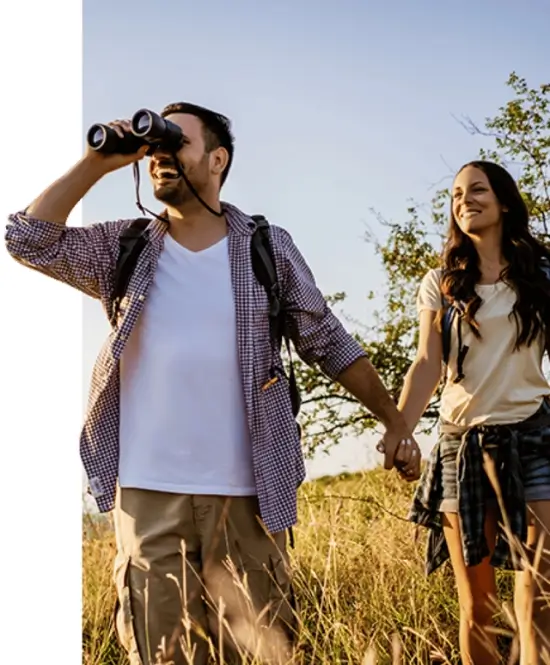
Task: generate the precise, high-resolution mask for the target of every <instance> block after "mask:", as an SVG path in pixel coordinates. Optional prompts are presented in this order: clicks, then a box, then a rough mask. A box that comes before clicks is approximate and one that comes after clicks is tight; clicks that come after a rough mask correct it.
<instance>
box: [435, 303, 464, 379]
mask: <svg viewBox="0 0 550 665" xmlns="http://www.w3.org/2000/svg"><path fill="white" fill-rule="evenodd" d="M441 304H442V307H443V315H442V317H441V346H442V355H443V363H444V365H445V374H444V378H445V380H447V375H448V373H449V358H450V356H451V339H452V332H453V324H454V322H455V320H456V334H457V342H458V353H457V358H456V366H457V375H456V377H455V380H454V383H460V382H461V381H462V379H463V378H464V359H465V358H466V354H467V353H468V349H469V348H470V347H468V346H465V345H464V344H463V342H462V311H461V305H460V303H458V304H456V305H455V304H454V303H452V302H449V301H448V300H447V298H445V296H444V295H443V293H441Z"/></svg>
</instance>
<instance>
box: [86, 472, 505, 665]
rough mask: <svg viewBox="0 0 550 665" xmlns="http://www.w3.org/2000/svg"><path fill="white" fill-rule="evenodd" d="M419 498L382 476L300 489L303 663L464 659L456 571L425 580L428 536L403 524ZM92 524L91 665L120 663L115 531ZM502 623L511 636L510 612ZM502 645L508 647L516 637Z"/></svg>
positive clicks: (297, 571) (297, 558)
mask: <svg viewBox="0 0 550 665" xmlns="http://www.w3.org/2000/svg"><path fill="white" fill-rule="evenodd" d="M411 491H412V488H411V487H410V486H408V485H406V484H405V483H403V482H401V481H400V480H399V479H398V478H397V477H396V475H394V474H393V473H391V474H388V473H387V472H384V471H382V470H374V471H369V472H366V473H363V474H353V475H351V474H350V475H344V476H339V477H336V478H326V479H321V480H318V481H315V482H312V483H309V484H306V485H305V486H304V487H303V488H302V490H301V495H300V524H299V527H298V528H297V529H296V531H295V536H296V548H295V550H294V551H293V552H292V562H293V569H294V575H295V582H296V592H297V596H298V602H299V604H300V607H301V622H302V625H301V631H300V640H299V650H298V660H299V662H300V663H303V665H306V664H307V665H310V664H311V665H313V664H317V663H319V664H322V665H328V664H329V663H330V664H331V665H336V664H342V665H344V664H348V663H349V664H351V663H354V664H357V665H374V663H378V664H379V665H383V664H385V663H388V664H390V663H394V662H396V663H397V662H399V663H406V664H407V665H427V664H428V663H453V664H454V663H458V662H459V660H458V655H457V616H458V607H457V602H456V599H455V591H454V584H453V579H452V576H451V574H450V570H449V568H448V566H445V567H444V568H443V569H441V570H440V571H439V572H437V573H435V574H434V575H432V576H431V578H430V579H429V580H428V579H426V577H425V575H424V572H423V555H424V543H425V533H424V531H422V532H421V533H420V534H419V535H420V537H419V539H418V540H417V541H415V533H414V526H413V525H411V524H409V523H407V522H406V521H404V520H403V519H402V518H403V517H404V516H405V515H406V513H407V509H408V505H409V502H410V498H411ZM400 518H401V519H400ZM86 527H87V528H86V530H85V531H86V533H85V536H84V542H83V569H84V579H83V639H84V663H85V665H122V664H123V663H125V659H124V658H123V656H122V654H121V653H120V651H119V649H118V647H117V645H116V641H115V639H114V636H113V632H112V613H113V606H114V589H113V587H112V585H111V570H112V559H113V556H114V538H113V534H112V532H111V530H110V528H108V526H95V525H92V524H89V523H87V524H86ZM499 586H500V590H501V599H502V600H504V601H509V600H510V599H511V577H510V575H509V574H501V575H500V576H499ZM499 624H500V626H501V627H502V628H504V629H507V624H506V622H505V620H504V612H503V616H502V617H500V619H499ZM505 632H507V631H506V630H505ZM396 636H397V638H396ZM501 639H502V646H503V649H504V650H507V648H508V647H509V643H510V638H509V637H506V636H505V635H504V636H502V638H501ZM396 640H397V641H396ZM392 645H393V646H392ZM397 651H399V652H400V656H399V660H398V659H397ZM375 653H376V656H375V655H374V654H375ZM392 653H393V654H394V655H393V656H392Z"/></svg>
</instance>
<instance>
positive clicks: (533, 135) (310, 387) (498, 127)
mask: <svg viewBox="0 0 550 665" xmlns="http://www.w3.org/2000/svg"><path fill="white" fill-rule="evenodd" d="M507 86H508V88H509V89H510V90H511V93H512V95H513V96H512V99H511V101H509V102H508V103H507V104H505V105H504V106H502V107H501V108H500V109H499V110H498V112H497V114H496V115H495V116H494V117H492V118H491V117H490V118H486V119H485V121H484V123H483V125H478V124H477V123H476V122H474V121H473V120H472V119H470V118H463V119H459V122H460V123H461V124H462V126H463V127H464V130H465V131H467V132H469V133H470V134H472V135H476V136H479V137H480V142H481V141H483V142H485V143H487V142H488V143H489V144H490V146H491V147H490V148H488V149H487V148H484V149H481V150H480V152H479V156H480V158H483V159H489V160H492V161H496V162H498V163H500V164H502V165H503V166H505V167H507V168H509V169H511V170H512V172H513V173H514V174H517V173H518V172H519V176H518V183H519V186H520V189H521V191H522V195H523V197H524V199H525V201H526V203H527V206H528V208H529V211H530V214H531V219H532V228H533V231H534V232H535V234H537V235H538V236H539V237H540V238H541V239H543V240H544V241H547V240H548V233H549V228H548V225H549V223H550V165H549V155H550V84H549V83H547V84H542V85H540V86H539V87H538V88H531V87H529V86H528V84H527V82H526V80H525V79H523V78H520V77H519V76H518V75H517V74H516V73H512V74H511V75H510V77H509V78H508V81H507ZM449 175H452V174H449ZM448 209H449V191H448V189H444V188H443V189H440V190H438V191H437V193H436V194H435V196H434V198H433V200H432V201H431V202H430V204H429V206H427V212H426V206H422V205H418V204H414V205H411V206H410V207H409V208H408V210H407V212H406V218H405V221H400V222H394V221H388V220H387V219H385V218H384V217H383V216H382V215H380V214H379V213H376V212H373V214H374V215H375V216H376V218H377V220H378V222H379V223H380V224H381V225H382V226H383V227H384V228H385V230H386V231H387V234H386V237H385V239H384V240H383V241H380V240H378V239H377V238H375V237H374V236H373V235H372V234H368V235H367V238H366V239H367V241H368V242H370V243H373V244H374V246H375V248H376V252H377V254H378V256H379V257H380V260H381V263H382V267H383V270H384V272H385V275H386V279H387V287H386V293H385V297H384V301H385V307H384V309H383V310H382V311H377V312H376V313H375V317H374V323H373V324H372V325H370V326H361V325H358V326H357V331H356V333H355V337H356V339H358V340H359V341H360V342H361V344H362V345H363V346H364V347H365V349H366V351H367V353H368V355H369V357H370V359H371V361H372V362H373V363H374V365H375V367H376V368H377V369H378V371H379V372H380V375H381V377H382V379H383V381H384V383H385V385H386V386H387V387H388V389H389V390H390V392H391V393H392V394H393V395H394V396H395V397H397V395H398V393H399V391H400V389H401V386H402V383H403V378H404V375H405V373H406V371H407V369H408V367H409V365H410V363H411V361H412V359H413V357H414V352H415V347H416V340H417V317H416V310H415V299H416V291H417V288H418V285H419V283H420V280H421V279H422V277H423V275H424V274H425V273H426V272H427V271H428V270H429V269H430V268H433V267H436V266H437V265H438V260H439V255H440V251H441V246H442V240H443V237H444V234H445V230H446V225H447V219H448ZM371 297H372V296H371ZM328 300H329V302H330V303H331V304H332V305H334V304H336V303H342V302H344V301H345V294H344V293H339V294H336V295H335V296H332V297H330V298H329V299H328ZM296 372H297V376H298V380H299V383H300V386H301V389H302V391H303V404H304V410H303V413H302V426H303V430H304V447H305V452H306V454H312V453H313V452H314V451H315V450H316V449H318V448H321V449H328V448H329V447H330V446H332V445H334V444H335V443H337V442H338V441H339V440H340V439H341V438H342V437H343V436H346V435H355V436H358V435H360V434H363V433H364V432H365V431H367V430H369V429H372V428H373V427H374V426H375V425H376V421H375V420H374V419H373V418H372V417H371V416H370V414H368V413H367V412H366V411H365V409H363V408H362V407H361V405H359V404H357V403H356V402H355V400H353V399H351V398H350V397H349V396H348V395H347V394H346V393H345V391H344V390H343V389H342V388H340V386H338V385H336V384H332V383H330V381H329V380H328V379H327V378H326V377H324V376H322V375H320V374H319V373H318V372H316V371H315V370H312V369H310V368H309V367H307V366H306V365H304V364H303V363H300V362H297V363H296ZM438 401H439V394H438V393H436V395H435V396H434V398H433V400H432V402H431V403H430V405H429V407H428V409H427V411H426V414H425V417H424V419H423V421H422V426H423V428H424V430H425V431H429V430H430V429H431V428H432V427H433V425H434V424H435V418H436V415H437V409H438Z"/></svg>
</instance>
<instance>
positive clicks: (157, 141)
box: [87, 109, 185, 155]
mask: <svg viewBox="0 0 550 665" xmlns="http://www.w3.org/2000/svg"><path fill="white" fill-rule="evenodd" d="M131 124H132V131H131V133H130V132H124V137H123V138H121V137H120V136H119V135H118V134H117V133H116V131H115V130H114V129H113V128H112V127H109V125H102V124H95V125H92V126H91V127H90V129H89V130H88V135H87V141H88V145H89V146H90V148H92V150H97V151H98V152H102V153H105V154H114V153H119V154H125V155H130V154H132V153H134V152H137V151H138V150H139V149H140V148H141V147H142V146H144V145H149V151H148V152H147V154H148V155H152V154H153V153H154V152H155V150H157V149H159V148H161V149H164V150H167V151H171V152H174V151H178V150H179V149H180V148H181V147H182V145H183V143H184V142H185V136H184V134H183V132H182V131H181V129H180V128H179V127H178V125H176V124H175V123H173V122H170V120H166V119H165V118H162V117H161V116H160V115H158V113H155V112H154V111H149V110H148V109H141V110H140V111H138V112H137V113H135V114H134V116H133V118H132V121H131Z"/></svg>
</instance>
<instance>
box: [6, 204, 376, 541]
mask: <svg viewBox="0 0 550 665" xmlns="http://www.w3.org/2000/svg"><path fill="white" fill-rule="evenodd" d="M223 209H224V212H225V215H226V219H227V222H228V227H229V230H228V244H229V257H230V264H231V277H232V283H233V293H234V300H235V307H236V314H237V340H238V351H239V357H240V364H241V372H242V384H243V386H242V387H243V390H244V396H245V404H246V411H247V419H248V425H249V429H250V433H251V438H252V448H253V449H252V458H253V466H254V474H255V479H256V487H257V491H258V499H259V504H260V510H261V516H262V519H263V521H264V522H265V525H266V527H267V528H268V529H269V530H270V531H271V532H277V531H282V530H284V529H287V528H290V527H291V526H293V525H294V524H295V523H296V515H297V510H296V503H297V502H296V498H297V497H296V494H297V488H298V486H299V485H300V484H301V483H302V482H303V480H304V478H305V466H304V460H303V455H302V449H301V445H300V439H299V435H298V431H297V427H296V422H295V420H294V418H293V416H292V408H291V402H290V393H289V389H288V383H287V382H286V380H285V379H280V380H279V381H278V382H276V383H274V384H273V385H271V386H270V387H269V388H267V389H266V390H262V386H264V384H265V383H266V382H267V381H268V378H269V369H270V367H271V366H272V362H274V363H275V367H279V368H280V369H282V367H283V365H282V360H281V357H280V355H279V352H278V350H276V349H273V347H272V344H271V339H270V334H269V320H268V310H269V306H268V300H267V297H266V294H265V291H264V289H263V287H262V286H261V285H260V284H259V283H258V282H257V280H256V279H255V277H254V273H253V270H252V261H251V256H250V237H251V235H252V233H253V232H254V229H255V228H256V224H255V222H254V221H253V220H252V219H251V218H250V217H249V216H248V215H245V214H244V213H243V212H241V211H240V210H238V209H237V208H236V207H234V206H232V205H229V204H227V203H224V204H223ZM131 222H132V220H120V221H116V222H105V223H98V224H93V225H90V226H87V227H77V228H75V227H73V228H71V227H65V226H61V225H59V224H54V223H51V222H44V221H41V220H38V219H34V218H32V217H29V216H28V215H26V214H25V213H24V212H20V213H17V214H14V215H11V216H10V217H9V222H8V226H7V231H6V244H7V248H8V251H9V252H10V254H11V255H12V256H13V257H14V258H15V259H16V260H17V261H19V262H20V263H22V264H24V265H26V266H28V267H30V268H33V269H35V270H38V271H40V272H43V273H45V274H46V275H49V276H50V277H53V278H55V279H57V280H60V281H62V282H65V283H67V284H69V285H70V286H72V287H75V288H77V289H79V290H80V291H82V292H83V293H85V294H87V295H89V296H92V297H93V298H96V299H99V300H100V301H101V303H102V305H103V308H104V310H105V312H106V314H107V316H110V314H111V311H112V302H111V292H112V288H113V276H114V268H115V264H116V259H117V255H118V249H119V235H120V233H121V231H122V230H123V229H124V228H126V227H127V226H129V225H130V224H131ZM166 230H167V225H166V223H164V222H160V221H158V220H153V221H152V222H151V224H150V225H149V227H148V233H149V242H148V243H147V245H146V247H145V249H144V250H143V252H142V253H141V255H140V258H139V261H138V264H137V266H136V269H135V271H134V274H133V276H132V278H131V280H130V283H129V285H128V290H127V295H126V297H125V298H124V299H123V301H122V303H121V307H120V312H119V317H118V320H117V322H116V324H115V326H114V328H113V329H112V331H111V333H110V335H109V337H108V338H107V340H106V341H105V344H104V345H103V347H102V349H101V351H100V353H99V357H98V359H97V361H96V364H95V366H94V370H93V374H92V385H91V389H90V394H89V400H88V408H87V413H86V418H85V422H84V426H83V429H82V434H81V438H80V451H81V458H82V462H83V465H84V468H85V471H86V473H87V476H88V481H89V485H90V493H91V494H92V496H93V497H94V498H95V500H96V503H97V505H98V508H99V510H100V511H101V512H106V511H109V510H111V509H112V508H113V505H114V497H115V491H116V483H117V477H118V461H119V359H120V357H121V354H122V352H123V351H124V345H125V342H126V340H127V339H128V338H129V336H130V333H131V332H132V329H133V328H134V326H135V324H136V321H137V320H138V317H139V315H140V312H141V311H142V308H143V305H144V303H145V301H146V299H147V293H148V291H149V288H150V286H151V284H152V282H153V279H154V276H155V269H156V266H157V263H158V258H159V255H160V253H161V251H162V248H163V237H164V234H165V232H166ZM271 239H272V245H273V252H274V257H275V263H276V267H277V272H278V276H279V281H280V284H281V290H282V300H283V303H284V307H285V309H286V310H287V311H288V315H287V316H288V317H289V330H290V331H291V334H292V341H293V343H294V345H295V347H296V351H297V353H298V355H299V356H300V357H301V358H302V359H303V360H304V361H305V362H307V363H309V364H310V365H317V366H319V367H320V369H321V370H322V371H323V372H324V373H325V374H326V375H327V376H329V377H330V378H332V379H335V378H336V377H337V376H338V375H339V374H340V373H341V372H342V371H343V370H344V369H346V368H347V367H348V366H349V365H351V364H352V363H353V362H355V361H356V360H357V359H358V358H360V357H361V356H364V355H365V353H364V350H363V349H362V348H361V346H360V345H359V344H357V343H356V342H355V341H354V340H353V338H352V337H351V336H350V335H349V334H348V333H347V332H346V331H345V329H344V328H343V326H342V325H341V324H340V322H339V321H338V319H337V318H336V317H335V316H334V315H333V314H332V313H331V311H330V310H329V308H328V306H327V304H326V302H325V299H324V298H323V295H322V294H321V292H320V291H319V289H318V288H317V286H316V284H315V280H314V278H313V275H312V273H311V271H310V269H309V267H308V266H307V264H306V262H305V260H304V258H303V257H302V255H301V254H300V252H299V250H298V249H297V248H296V246H295V245H294V243H293V241H292V238H291V236H290V235H289V233H288V232H286V231H284V230H283V229H281V228H279V227H276V226H272V227H271ZM273 354H275V357H273ZM151 417H154V414H151Z"/></svg>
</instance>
